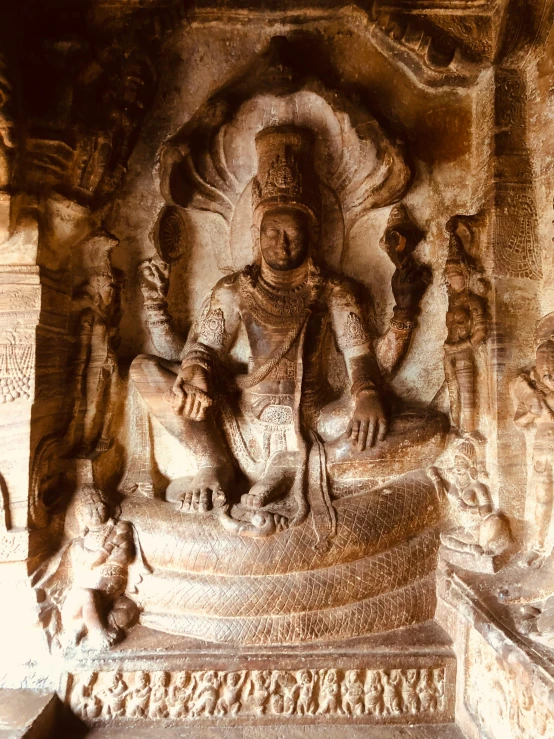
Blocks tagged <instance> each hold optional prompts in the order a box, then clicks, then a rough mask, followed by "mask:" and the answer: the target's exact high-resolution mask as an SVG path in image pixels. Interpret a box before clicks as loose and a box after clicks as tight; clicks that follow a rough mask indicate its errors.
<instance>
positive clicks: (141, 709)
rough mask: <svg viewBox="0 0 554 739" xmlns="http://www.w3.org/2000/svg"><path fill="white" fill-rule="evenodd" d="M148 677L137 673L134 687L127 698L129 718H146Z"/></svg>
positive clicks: (146, 674)
mask: <svg viewBox="0 0 554 739" xmlns="http://www.w3.org/2000/svg"><path fill="white" fill-rule="evenodd" d="M150 691H151V687H150V675H149V674H148V673H147V672H139V673H138V675H137V682H136V686H135V688H134V689H133V690H131V691H129V695H128V696H127V716H128V717H129V718H146V716H147V715H148V703H149V701H150Z"/></svg>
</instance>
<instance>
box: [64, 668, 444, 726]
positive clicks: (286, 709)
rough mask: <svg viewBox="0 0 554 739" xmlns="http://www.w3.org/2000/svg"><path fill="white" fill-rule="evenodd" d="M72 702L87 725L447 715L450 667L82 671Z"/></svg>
mask: <svg viewBox="0 0 554 739" xmlns="http://www.w3.org/2000/svg"><path fill="white" fill-rule="evenodd" d="M150 686H151V687H150ZM376 686H379V687H378V688H377V687H376ZM406 686H408V689H407V688H406ZM376 693H378V695H379V698H378V699H377V700H376V698H375V695H376ZM67 700H68V702H69V703H70V705H71V707H72V708H73V710H74V711H75V713H76V714H77V715H78V716H80V717H81V718H82V719H83V720H84V721H85V722H86V723H88V724H93V723H95V722H98V721H99V720H100V721H102V720H105V719H109V718H114V717H117V718H127V719H137V718H146V719H154V718H166V717H168V716H170V717H171V718H174V719H189V720H191V719H192V720H194V719H205V718H213V719H214V720H217V719H218V718H222V717H227V718H231V719H232V718H234V717H236V716H237V715H240V716H263V715H267V716H273V717H281V718H283V719H285V720H290V721H292V720H298V719H304V720H305V719H310V717H313V716H314V715H317V716H323V717H325V719H326V720H327V721H332V720H333V718H334V717H336V716H344V715H350V716H353V717H356V718H359V719H365V720H368V719H369V720H371V721H374V722H376V723H378V722H382V721H387V720H388V719H390V718H391V717H393V718H396V719H399V720H405V721H410V720H413V717H418V718H422V719H423V718H425V717H429V716H432V715H435V714H436V715H437V716H440V715H441V714H443V713H444V712H445V711H446V710H447V706H446V694H445V668H444V667H432V668H427V667H423V668H411V669H401V668H397V669H391V670H367V669H358V670H346V671H344V670H338V669H336V668H330V669H326V670H325V669H323V670H315V669H303V670H298V671H295V670H253V671H240V672H233V671H231V672H227V671H216V670H205V671H195V670H193V671H187V670H185V671H181V672H177V673H168V672H163V671H162V672H154V673H151V674H150V673H147V672H144V671H141V672H128V673H127V672H125V673H121V672H111V673H110V672H103V673H102V672H101V673H99V674H96V673H83V674H81V675H73V676H72V677H71V687H70V690H69V693H68V697H67Z"/></svg>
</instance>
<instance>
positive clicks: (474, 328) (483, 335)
mask: <svg viewBox="0 0 554 739" xmlns="http://www.w3.org/2000/svg"><path fill="white" fill-rule="evenodd" d="M469 310H470V313H471V336H470V341H471V344H472V346H474V347H477V346H480V345H481V344H483V343H484V342H485V341H486V339H487V333H488V320H487V311H486V308H485V303H484V300H483V299H482V298H480V297H479V296H478V295H473V296H472V299H471V301H470V306H469Z"/></svg>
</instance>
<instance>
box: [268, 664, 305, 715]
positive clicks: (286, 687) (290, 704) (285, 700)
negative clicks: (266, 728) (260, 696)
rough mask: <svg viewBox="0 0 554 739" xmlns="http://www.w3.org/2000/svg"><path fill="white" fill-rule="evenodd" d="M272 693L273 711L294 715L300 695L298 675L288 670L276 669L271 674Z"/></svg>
mask: <svg viewBox="0 0 554 739" xmlns="http://www.w3.org/2000/svg"><path fill="white" fill-rule="evenodd" d="M270 693H271V707H272V709H273V712H274V713H284V714H285V715H287V716H292V714H293V713H294V711H295V710H296V698H297V695H298V683H297V682H296V677H295V676H294V675H293V674H292V673H290V672H288V671H286V670H277V671H275V672H274V673H273V674H272V676H271V687H270Z"/></svg>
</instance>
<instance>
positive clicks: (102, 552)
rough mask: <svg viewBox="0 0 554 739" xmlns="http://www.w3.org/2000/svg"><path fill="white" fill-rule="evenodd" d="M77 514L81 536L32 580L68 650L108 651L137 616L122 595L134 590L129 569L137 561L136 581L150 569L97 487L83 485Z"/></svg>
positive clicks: (45, 614) (54, 632) (54, 631)
mask: <svg viewBox="0 0 554 739" xmlns="http://www.w3.org/2000/svg"><path fill="white" fill-rule="evenodd" d="M75 516H76V519H77V523H78V525H79V529H80V535H79V536H77V537H75V538H74V539H72V540H71V541H70V542H69V543H68V544H67V545H66V546H65V547H64V548H63V549H62V550H61V552H60V554H59V555H58V556H57V557H56V558H55V559H54V560H52V561H51V562H50V563H49V564H48V566H47V567H46V569H45V572H44V573H42V575H41V573H40V571H39V573H38V575H37V577H36V578H35V579H36V587H37V589H39V590H41V591H44V592H45V594H46V602H45V603H44V605H43V621H45V623H46V622H48V623H47V626H48V628H49V631H50V635H51V637H52V638H57V639H58V640H59V641H60V642H61V643H62V644H63V645H64V646H65V647H67V648H72V647H75V646H78V645H80V644H81V643H83V644H84V645H86V647H87V648H89V649H107V648H109V647H111V646H112V645H113V644H115V643H116V642H117V641H119V640H121V639H122V638H123V637H124V635H125V632H126V630H127V629H128V628H129V627H130V626H132V625H133V624H134V623H136V621H137V618H138V608H137V606H136V604H135V603H134V602H133V601H132V600H131V599H130V598H129V597H128V596H127V595H126V594H125V593H126V592H127V591H128V590H131V589H132V586H130V584H129V579H130V578H129V567H130V565H131V564H132V563H133V562H136V565H137V567H138V568H139V574H138V577H139V578H140V577H142V575H144V574H146V573H147V572H148V568H147V566H146V564H145V563H144V561H143V560H142V553H141V549H140V545H139V543H138V539H137V536H136V533H135V531H134V528H133V526H132V524H130V523H129V522H128V521H124V520H122V519H119V518H117V517H113V516H110V505H109V501H108V498H107V497H106V495H105V494H104V493H103V492H102V491H101V490H99V489H98V488H97V487H95V486H94V485H91V484H84V485H83V486H82V488H81V489H80V490H79V491H78V493H77V496H76V500H75ZM116 677H117V675H115V676H114V680H115V679H116ZM118 690H119V682H118ZM116 692H117V691H116ZM110 710H111V709H110ZM114 710H115V709H114Z"/></svg>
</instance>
